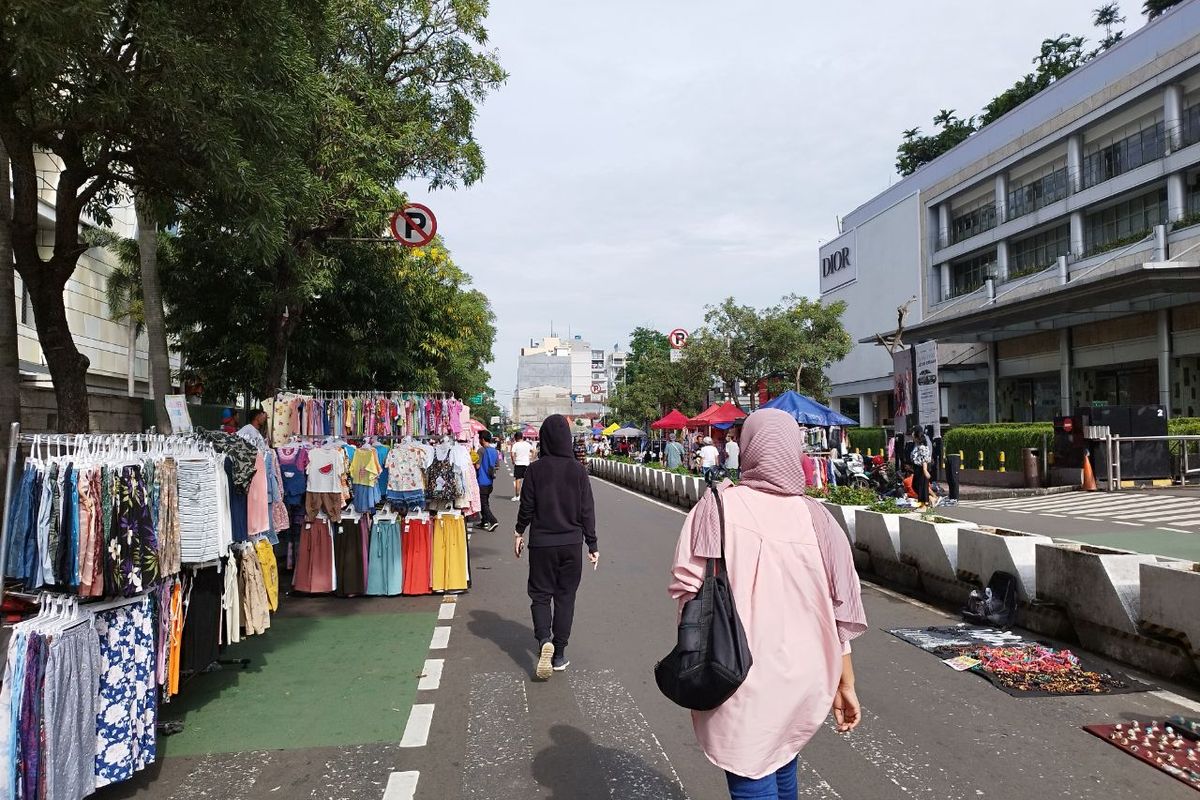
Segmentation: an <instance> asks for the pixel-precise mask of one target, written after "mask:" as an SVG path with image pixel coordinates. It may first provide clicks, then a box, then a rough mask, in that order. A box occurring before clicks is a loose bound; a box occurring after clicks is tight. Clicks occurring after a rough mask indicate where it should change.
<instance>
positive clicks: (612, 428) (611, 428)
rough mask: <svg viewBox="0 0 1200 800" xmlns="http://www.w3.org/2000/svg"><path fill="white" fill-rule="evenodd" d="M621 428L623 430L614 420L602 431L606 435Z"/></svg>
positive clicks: (610, 434)
mask: <svg viewBox="0 0 1200 800" xmlns="http://www.w3.org/2000/svg"><path fill="white" fill-rule="evenodd" d="M619 430H621V426H620V425H618V424H617V423H615V422H614V423H613V424H612V425H609V426H608V427H607V428H605V429H604V430H603V431H602V433H603V434H604V435H605V436H612V435H613V434H614V433H616V432H617V431H619Z"/></svg>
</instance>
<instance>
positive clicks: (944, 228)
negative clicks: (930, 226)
mask: <svg viewBox="0 0 1200 800" xmlns="http://www.w3.org/2000/svg"><path fill="white" fill-rule="evenodd" d="M937 213H938V240H937V247H935V248H934V249H935V250H940V249H941V248H943V247H946V246H948V245H949V244H950V201H949V200H947V201H945V202H944V203H939V204H938V207H937Z"/></svg>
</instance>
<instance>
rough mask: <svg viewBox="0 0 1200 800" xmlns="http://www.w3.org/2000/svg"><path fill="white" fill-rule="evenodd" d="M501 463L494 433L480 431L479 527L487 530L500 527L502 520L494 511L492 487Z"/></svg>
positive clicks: (477, 474) (478, 474)
mask: <svg viewBox="0 0 1200 800" xmlns="http://www.w3.org/2000/svg"><path fill="white" fill-rule="evenodd" d="M499 464H500V453H499V451H497V450H496V448H495V447H494V446H493V445H492V434H490V433H488V432H487V431H480V432H479V467H478V472H477V473H476V478H478V479H479V506H480V508H479V527H480V528H482V529H483V530H485V531H494V530H496V528H499V527H500V521H499V520H498V519H496V515H495V514H493V513H492V506H491V500H492V489H493V488H494V486H495V480H496V467H497V466H498V465H499Z"/></svg>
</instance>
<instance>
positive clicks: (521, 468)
mask: <svg viewBox="0 0 1200 800" xmlns="http://www.w3.org/2000/svg"><path fill="white" fill-rule="evenodd" d="M508 454H509V457H510V458H512V467H513V482H514V483H515V484H516V487H517V490H516V492H515V493H514V494H513V502H514V503H516V502H517V501H519V500H520V499H521V484H522V483H523V482H524V481H525V470H527V469H529V463H530V462H531V461H532V460H533V445H531V444H530V443H529V442H527V441H525V437H524V435H522V434H520V433H518V434H517V435H516V438H514V439H513V443H512V447H511V448H509V453H508Z"/></svg>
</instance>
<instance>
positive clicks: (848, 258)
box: [820, 231, 858, 294]
mask: <svg viewBox="0 0 1200 800" xmlns="http://www.w3.org/2000/svg"><path fill="white" fill-rule="evenodd" d="M855 245H856V239H855V232H854V231H850V232H849V233H847V234H843V235H842V236H839V237H838V238H836V239H834V240H833V241H832V242H829V243H828V244H826V245H824V246H823V247H822V248H821V254H820V258H821V294H825V293H826V292H831V291H833V290H834V289H837V288H839V287H842V286H845V285H846V284H848V283H852V282H853V281H855V280H857V279H858V259H857V257H856V255H855V249H856V248H855Z"/></svg>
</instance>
